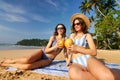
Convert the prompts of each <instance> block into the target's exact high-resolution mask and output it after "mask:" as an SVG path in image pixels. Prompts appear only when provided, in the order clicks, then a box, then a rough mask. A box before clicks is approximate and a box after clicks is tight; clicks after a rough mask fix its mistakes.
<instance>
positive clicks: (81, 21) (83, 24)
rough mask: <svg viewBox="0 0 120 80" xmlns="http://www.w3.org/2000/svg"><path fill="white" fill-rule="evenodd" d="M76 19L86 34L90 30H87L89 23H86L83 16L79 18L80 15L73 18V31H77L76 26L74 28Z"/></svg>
mask: <svg viewBox="0 0 120 80" xmlns="http://www.w3.org/2000/svg"><path fill="white" fill-rule="evenodd" d="M75 20H78V21H79V23H80V24H81V27H82V28H81V29H82V31H83V33H84V34H86V33H88V31H87V30H88V28H87V25H86V24H85V22H84V20H83V19H82V18H79V17H78V18H76V19H74V20H73V23H72V28H71V30H72V32H73V33H77V32H76V31H75V28H74V26H75V24H74V22H75Z"/></svg>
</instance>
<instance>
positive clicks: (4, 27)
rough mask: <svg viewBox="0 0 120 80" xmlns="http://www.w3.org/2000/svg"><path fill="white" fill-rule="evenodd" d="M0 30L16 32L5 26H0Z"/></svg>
mask: <svg viewBox="0 0 120 80" xmlns="http://www.w3.org/2000/svg"><path fill="white" fill-rule="evenodd" d="M0 30H1V31H3V30H4V31H15V30H14V29H12V28H8V27H6V26H3V25H0Z"/></svg>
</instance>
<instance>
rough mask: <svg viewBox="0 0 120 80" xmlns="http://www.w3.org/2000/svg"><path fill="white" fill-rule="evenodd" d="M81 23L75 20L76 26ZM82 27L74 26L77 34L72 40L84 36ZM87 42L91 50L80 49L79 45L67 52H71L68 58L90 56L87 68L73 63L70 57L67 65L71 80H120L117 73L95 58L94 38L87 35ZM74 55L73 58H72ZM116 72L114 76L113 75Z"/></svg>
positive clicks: (74, 34) (72, 35) (71, 47)
mask: <svg viewBox="0 0 120 80" xmlns="http://www.w3.org/2000/svg"><path fill="white" fill-rule="evenodd" d="M76 23H79V20H77V19H76V20H75V21H74V24H76ZM81 27H82V25H81V24H79V25H74V29H75V31H76V33H73V34H71V37H72V38H75V39H78V38H80V37H82V36H83V35H84V33H83V31H82V30H81ZM86 40H87V42H88V46H89V49H87V48H84V47H80V46H78V45H72V46H70V47H69V48H68V49H67V50H69V51H70V53H69V54H68V56H70V57H71V58H76V57H79V56H82V55H84V53H85V54H88V55H90V57H89V58H88V61H87V67H84V66H82V65H80V64H77V63H71V64H69V63H70V62H69V61H70V59H69V58H70V57H68V59H67V60H68V62H67V65H69V71H68V73H69V76H70V79H71V80H120V77H119V76H117V75H116V76H115V74H116V72H115V71H113V70H112V72H111V70H110V69H109V68H108V67H106V66H104V65H103V64H102V63H101V62H100V61H99V60H98V59H96V58H95V57H94V56H95V55H97V50H96V47H95V44H94V41H93V38H92V36H91V35H90V34H89V33H87V36H86ZM71 55H72V56H71ZM113 72H114V74H113Z"/></svg>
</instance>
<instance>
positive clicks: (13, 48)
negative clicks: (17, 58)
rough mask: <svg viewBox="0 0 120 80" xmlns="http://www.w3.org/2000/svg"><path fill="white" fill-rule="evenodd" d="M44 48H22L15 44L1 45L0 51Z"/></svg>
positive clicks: (38, 47)
mask: <svg viewBox="0 0 120 80" xmlns="http://www.w3.org/2000/svg"><path fill="white" fill-rule="evenodd" d="M40 48H43V47H42V46H21V45H14V44H0V50H17V49H40Z"/></svg>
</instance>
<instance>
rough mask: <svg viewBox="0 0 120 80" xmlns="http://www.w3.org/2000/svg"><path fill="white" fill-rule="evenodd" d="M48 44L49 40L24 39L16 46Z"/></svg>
mask: <svg viewBox="0 0 120 80" xmlns="http://www.w3.org/2000/svg"><path fill="white" fill-rule="evenodd" d="M47 43H48V40H47V39H23V40H21V41H18V42H17V43H16V45H25V46H46V45H47Z"/></svg>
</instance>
